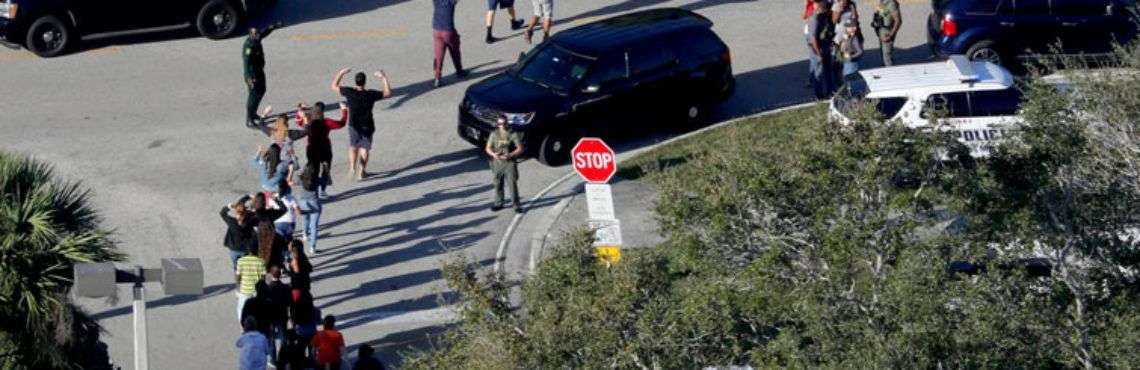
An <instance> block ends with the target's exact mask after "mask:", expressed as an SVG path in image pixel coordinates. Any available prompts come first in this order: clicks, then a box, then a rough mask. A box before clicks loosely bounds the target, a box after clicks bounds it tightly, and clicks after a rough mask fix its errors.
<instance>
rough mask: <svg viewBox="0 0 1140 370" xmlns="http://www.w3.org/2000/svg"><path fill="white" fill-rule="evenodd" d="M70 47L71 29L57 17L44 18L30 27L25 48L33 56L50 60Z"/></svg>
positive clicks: (37, 20) (47, 16)
mask: <svg viewBox="0 0 1140 370" xmlns="http://www.w3.org/2000/svg"><path fill="white" fill-rule="evenodd" d="M70 46H71V28H70V27H68V26H67V23H64V22H63V21H62V20H60V19H59V17H57V16H54V15H45V16H42V17H40V18H39V19H36V20H35V22H32V25H31V26H30V27H28V33H27V35H26V36H25V43H24V47H25V48H27V49H28V51H31V52H32V53H33V54H36V55H38V56H40V57H44V58H50V57H54V56H57V55H60V54H62V53H63V52H64V51H67V48H68V47H70Z"/></svg>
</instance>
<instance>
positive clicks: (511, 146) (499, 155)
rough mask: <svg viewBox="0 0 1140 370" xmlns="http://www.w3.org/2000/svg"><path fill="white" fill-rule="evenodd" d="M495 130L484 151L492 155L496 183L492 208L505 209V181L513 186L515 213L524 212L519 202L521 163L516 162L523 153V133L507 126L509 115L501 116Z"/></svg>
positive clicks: (512, 197)
mask: <svg viewBox="0 0 1140 370" xmlns="http://www.w3.org/2000/svg"><path fill="white" fill-rule="evenodd" d="M495 127H496V129H495V131H492V132H491V135H490V136H489V137H487V147H486V148H485V149H484V151H486V152H487V155H489V156H491V173H492V175H493V180H492V183H493V184H494V185H495V198H494V199H493V201H492V202H491V210H492V211H498V210H500V209H503V182H504V181H505V182H507V183H508V184H510V186H511V200H512V201H514V203H515V205H514V207H515V213H519V212H522V207H521V205H520V204H519V182H518V180H519V164H518V162H516V159H518V158H519V157H520V156H522V153H523V144H522V135H521V134H519V133H518V132H514V131H511V130H510V129H509V128H508V126H507V117H506V116H499V119H498V120H497V121H496V122H495Z"/></svg>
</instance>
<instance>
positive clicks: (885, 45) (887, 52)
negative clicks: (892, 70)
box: [871, 0, 902, 66]
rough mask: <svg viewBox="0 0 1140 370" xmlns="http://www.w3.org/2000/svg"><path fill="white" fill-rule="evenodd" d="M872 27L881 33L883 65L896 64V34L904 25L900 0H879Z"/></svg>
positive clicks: (880, 47) (880, 45)
mask: <svg viewBox="0 0 1140 370" xmlns="http://www.w3.org/2000/svg"><path fill="white" fill-rule="evenodd" d="M871 27H874V28H875V33H876V34H878V35H879V50H880V51H882V53H883V65H885V66H890V65H894V64H895V60H894V55H893V54H894V50H895V36H896V35H898V34H899V28H900V27H902V12H900V11H899V1H898V0H879V5H878V7H877V8H876V9H875V16H874V18H872V19H871Z"/></svg>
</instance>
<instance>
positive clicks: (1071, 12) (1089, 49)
mask: <svg viewBox="0 0 1140 370" xmlns="http://www.w3.org/2000/svg"><path fill="white" fill-rule="evenodd" d="M933 5H934V11H933V12H932V13H931V14H930V18H929V20H928V22H927V36H928V41H929V43H930V46H931V49H932V50H933V51H934V53H935V55H939V56H946V55H952V54H965V55H966V56H967V57H969V58H970V59H980V60H986V61H990V62H993V63H995V64H1005V65H1011V64H1012V62H1013V61H1014V59H1015V58H1017V57H1020V56H1024V55H1043V54H1054V53H1056V52H1060V53H1062V54H1101V53H1108V52H1110V51H1112V44H1113V42H1114V41H1115V42H1119V43H1127V42H1128V41H1131V40H1132V39H1133V38H1134V37H1135V36H1136V23H1135V21H1136V4H1135V2H1134V1H1133V0H935V1H934V2H933ZM1058 43H1059V45H1060V49H1059V50H1058V49H1056V45H1058Z"/></svg>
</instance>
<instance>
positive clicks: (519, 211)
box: [515, 203, 522, 213]
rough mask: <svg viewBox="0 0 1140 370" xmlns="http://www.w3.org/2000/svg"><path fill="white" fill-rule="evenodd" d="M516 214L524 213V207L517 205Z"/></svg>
mask: <svg viewBox="0 0 1140 370" xmlns="http://www.w3.org/2000/svg"><path fill="white" fill-rule="evenodd" d="M515 213H522V205H519V204H518V203H515Z"/></svg>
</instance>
